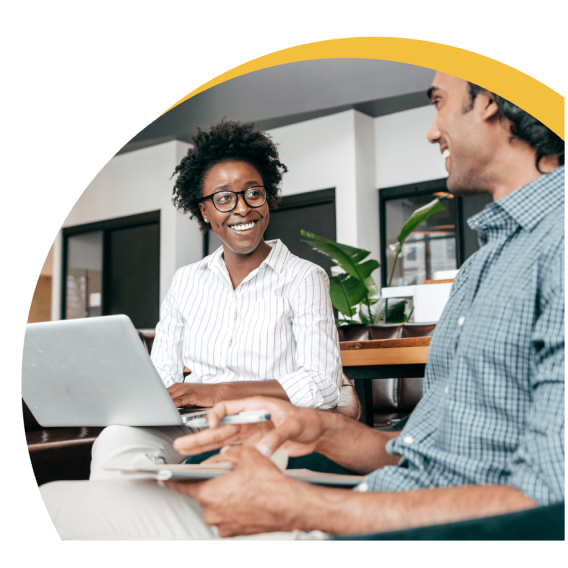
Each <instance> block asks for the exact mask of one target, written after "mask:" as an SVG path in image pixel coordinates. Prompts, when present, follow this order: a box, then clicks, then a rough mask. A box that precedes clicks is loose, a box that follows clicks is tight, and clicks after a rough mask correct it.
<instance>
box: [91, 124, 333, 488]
mask: <svg viewBox="0 0 568 568" xmlns="http://www.w3.org/2000/svg"><path fill="white" fill-rule="evenodd" d="M193 142H194V147H192V148H190V149H189V151H188V154H187V156H186V157H185V158H184V159H183V160H182V161H181V163H180V164H179V166H177V168H176V170H175V172H174V173H175V174H177V179H176V183H175V187H174V199H173V202H174V204H175V205H176V206H177V207H178V209H180V210H182V211H184V212H186V213H190V214H191V216H192V218H193V217H195V218H197V220H198V221H199V223H200V225H201V228H202V230H208V229H210V230H212V231H214V232H215V233H216V234H217V235H218V236H219V238H220V239H221V241H222V243H223V246H222V247H221V248H219V249H218V250H217V251H216V252H215V253H213V254H212V255H210V256H208V257H206V258H204V259H203V260H201V261H200V262H197V263H195V264H192V265H189V266H185V267H183V268H181V269H180V270H178V271H177V272H176V274H175V276H174V278H173V281H172V285H171V287H170V290H169V291H168V294H167V295H166V298H165V299H164V302H163V304H162V309H161V313H160V322H159V323H158V326H157V327H156V338H155V340H154V344H153V348H152V361H153V362H154V365H155V366H156V369H157V370H158V373H159V374H160V376H161V377H162V380H163V381H164V383H165V385H166V386H167V387H168V390H169V392H170V395H171V396H172V399H173V400H174V402H175V404H176V405H177V406H185V405H197V406H206V407H208V406H212V405H213V404H215V403H216V402H219V401H221V400H230V399H236V398H244V397H248V396H252V395H266V396H272V397H277V398H281V399H284V400H289V401H291V402H292V403H293V404H295V405H297V406H306V407H313V408H320V409H327V408H333V407H334V406H336V405H337V401H338V399H339V385H340V384H341V361H340V357H339V344H338V338H337V331H336V329H335V324H334V317H333V311H332V307H331V302H330V299H329V281H328V278H327V275H326V274H325V272H324V270H323V269H321V268H320V267H318V266H316V265H315V264H312V263H311V262H308V261H306V260H303V259H300V258H298V257H296V256H294V255H292V254H291V253H290V251H288V249H287V248H286V247H285V246H284V245H283V244H282V243H281V242H280V241H279V240H276V241H270V242H265V241H264V237H263V235H264V231H265V230H266V227H267V226H268V222H269V216H270V215H269V210H270V208H274V207H275V206H276V203H277V202H278V198H279V186H280V183H281V180H282V174H283V173H284V172H285V171H287V168H286V166H284V165H283V164H282V163H281V162H280V161H279V159H278V153H277V151H276V147H275V145H274V143H273V142H272V141H271V139H270V138H269V137H268V135H266V134H265V133H263V132H259V131H257V130H255V128H254V125H253V124H240V123H237V122H221V123H219V124H216V125H214V126H213V127H212V128H211V130H210V131H209V132H203V131H201V130H199V129H198V131H197V133H196V134H195V135H194V136H193ZM184 367H187V368H189V369H191V371H192V372H191V375H189V376H188V377H187V378H186V379H185V381H184V377H183V369H184ZM189 432H191V429H188V428H187V427H185V426H183V427H164V428H130V427H124V426H112V427H109V428H107V429H106V430H105V431H104V432H103V433H102V434H101V436H100V437H99V439H98V440H97V442H96V443H95V445H94V447H93V463H92V468H91V479H97V478H100V477H108V475H109V474H108V472H105V471H104V470H103V468H104V467H105V466H108V465H111V464H113V463H114V464H118V463H138V464H141V463H147V460H148V459H149V460H150V461H151V462H153V463H160V462H161V463H164V462H167V463H174V462H178V463H179V462H180V461H182V459H183V457H182V456H181V455H179V454H178V453H177V452H176V451H175V450H173V447H172V443H173V440H174V439H175V438H177V437H179V436H182V435H185V434H187V433H189Z"/></svg>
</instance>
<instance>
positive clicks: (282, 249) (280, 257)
mask: <svg viewBox="0 0 568 568" xmlns="http://www.w3.org/2000/svg"><path fill="white" fill-rule="evenodd" d="M266 244H267V245H268V246H270V247H271V248H272V250H271V251H270V252H269V253H268V256H267V257H266V258H265V259H264V260H263V261H262V263H261V265H260V266H262V265H263V264H267V265H268V266H270V267H271V268H272V270H274V271H275V272H278V273H280V272H282V271H283V270H284V266H285V265H286V260H287V258H288V255H289V252H290V251H289V250H288V247H286V245H285V244H284V243H283V242H282V241H281V240H280V239H274V240H271V241H266ZM224 265H225V261H224V260H223V246H222V245H221V246H220V247H219V248H218V249H217V250H216V251H215V252H214V253H213V254H212V255H211V256H210V257H209V260H208V261H207V262H206V263H204V264H203V268H209V269H212V268H213V267H214V266H224Z"/></svg>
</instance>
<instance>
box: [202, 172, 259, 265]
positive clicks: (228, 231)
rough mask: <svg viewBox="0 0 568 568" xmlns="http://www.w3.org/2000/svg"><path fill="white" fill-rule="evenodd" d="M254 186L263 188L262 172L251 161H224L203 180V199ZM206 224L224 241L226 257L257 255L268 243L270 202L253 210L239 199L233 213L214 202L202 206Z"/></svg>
mask: <svg viewBox="0 0 568 568" xmlns="http://www.w3.org/2000/svg"><path fill="white" fill-rule="evenodd" d="M253 185H263V183H262V177H261V176H260V174H259V172H258V170H257V169H256V168H254V167H253V166H251V165H250V164H248V163H247V162H222V163H220V164H217V165H215V166H213V167H212V168H211V169H210V170H209V171H208V172H207V174H206V175H205V178H204V180H203V197H206V196H207V195H211V194H213V193H216V192H218V191H223V190H230V191H243V190H245V189H247V188H249V187H251V186H253ZM199 208H200V210H201V214H202V215H203V218H204V220H205V222H207V223H210V224H211V229H212V230H213V232H214V233H215V234H216V235H217V236H218V237H219V238H220V239H221V241H222V242H223V247H224V249H225V254H227V253H228V252H229V251H230V252H233V253H235V254H237V255H250V254H251V253H254V252H255V251H256V250H257V249H258V247H259V245H260V244H261V243H264V238H263V235H264V231H265V230H266V227H267V226H268V220H269V209H268V203H264V205H262V206H261V207H257V208H252V207H249V206H248V205H247V204H246V202H245V200H244V198H243V196H242V195H239V196H238V201H237V205H236V207H235V208H234V209H233V210H232V211H230V212H229V213H221V212H220V211H217V209H216V208H215V206H214V205H213V203H212V201H211V199H206V200H205V201H203V202H201V203H200V204H199Z"/></svg>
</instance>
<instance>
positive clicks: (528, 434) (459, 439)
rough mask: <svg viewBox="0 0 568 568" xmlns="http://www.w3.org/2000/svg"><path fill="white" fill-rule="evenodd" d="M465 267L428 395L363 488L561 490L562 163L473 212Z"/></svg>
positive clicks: (442, 325) (546, 496) (431, 369)
mask: <svg viewBox="0 0 568 568" xmlns="http://www.w3.org/2000/svg"><path fill="white" fill-rule="evenodd" d="M468 222H469V224H470V226H471V227H472V229H475V230H476V231H477V232H478V234H479V236H480V244H481V245H482V246H481V248H480V250H479V251H478V252H477V253H476V254H474V255H473V256H472V257H471V258H469V259H468V260H467V262H466V263H465V264H464V265H463V267H462V268H461V270H460V272H459V274H458V276H457V278H456V279H455V281H454V283H453V286H452V293H451V296H450V299H449V302H448V304H447V306H446V308H445V310H444V313H443V314H442V317H441V319H440V321H439V322H438V325H437V326H436V332H435V334H434V337H433V338H432V343H431V345H430V352H429V357H428V364H427V367H426V377H425V392H424V397H423V399H422V400H421V402H420V403H419V404H418V406H417V407H416V409H415V410H414V412H413V413H412V415H411V416H410V418H409V420H408V422H407V423H406V425H405V427H404V429H403V430H402V432H401V434H400V436H399V437H398V438H396V439H395V440H391V442H389V444H388V446H387V449H388V451H389V452H390V453H392V454H395V455H401V456H403V459H402V460H401V462H400V464H399V465H398V466H392V467H385V468H382V469H380V470H378V471H376V472H374V473H372V474H370V475H368V476H367V478H366V480H365V481H366V483H367V484H368V486H369V489H370V490H374V491H406V490H410V489H420V488H424V487H436V486H437V487H448V486H456V485H466V484H504V485H510V486H512V487H515V488H517V489H519V490H520V491H521V492H523V493H524V494H525V495H527V496H528V497H530V498H531V499H533V500H534V501H535V502H536V503H538V504H539V505H548V504H552V503H556V502H559V501H563V500H564V166H562V167H560V168H557V169H555V170H554V171H553V172H551V173H549V174H547V175H544V176H541V177H540V178H538V179H537V180H535V181H533V182H532V183H530V184H528V185H526V186H524V187H522V188H520V189H517V190H516V191H513V192H512V193H510V194H508V195H506V196H505V197H503V198H502V199H499V200H498V201H497V202H494V203H491V204H489V205H488V206H487V207H486V208H485V209H484V210H483V211H482V212H481V213H479V214H478V215H476V216H474V217H472V218H471V219H470V220H469V221H468Z"/></svg>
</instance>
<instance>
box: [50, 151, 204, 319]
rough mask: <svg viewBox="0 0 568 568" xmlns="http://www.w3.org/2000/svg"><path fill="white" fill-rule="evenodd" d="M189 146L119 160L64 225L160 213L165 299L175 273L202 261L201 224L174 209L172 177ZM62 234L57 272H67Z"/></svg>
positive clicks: (56, 307)
mask: <svg viewBox="0 0 568 568" xmlns="http://www.w3.org/2000/svg"><path fill="white" fill-rule="evenodd" d="M187 148H188V144H187V143H185V142H179V141H171V142H166V143H164V144H159V145H156V146H151V147H149V148H144V149H142V150H138V151H136V152H129V153H126V154H120V155H119V156H116V157H114V158H113V159H112V160H110V162H108V164H106V166H105V167H104V168H103V169H102V170H101V171H100V172H99V174H98V175H97V176H96V177H95V179H94V180H93V181H92V182H91V183H90V184H89V186H88V187H87V188H86V189H85V191H84V192H83V194H82V195H81V197H80V198H79V200H78V201H77V203H76V204H75V206H74V207H73V209H72V210H71V212H70V213H69V215H68V217H67V219H66V220H65V223H64V224H63V226H64V227H70V226H73V225H83V224H86V223H93V222H95V221H102V220H104V219H112V218H114V217H124V216H128V215H135V214H138V213H146V212H148V211H156V210H160V212H161V220H160V301H161V300H162V299H163V297H164V296H165V294H166V292H167V290H168V288H169V285H170V283H171V280H172V277H173V275H174V272H175V271H176V270H177V269H178V268H179V267H180V266H183V265H184V264H189V263H191V262H195V261H197V260H199V259H200V258H201V251H202V236H201V233H200V232H199V227H198V224H197V222H196V221H190V220H189V218H188V217H187V216H184V215H181V214H180V213H178V212H177V211H176V209H175V208H174V206H173V205H172V202H171V198H172V189H173V185H174V181H173V180H171V179H169V178H170V176H171V175H172V173H173V171H174V168H175V166H176V165H177V164H178V163H179V161H180V160H181V157H182V156H183V155H184V154H185V153H186V152H187ZM60 243H61V235H58V238H57V239H56V247H55V248H56V253H55V254H54V274H55V275H59V274H60V272H61V254H60V252H61V251H60V250H58V249H60V247H61V244H60ZM60 293H61V282H60V278H57V279H55V278H54V286H53V302H52V304H53V309H52V317H53V319H59V314H60Z"/></svg>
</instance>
